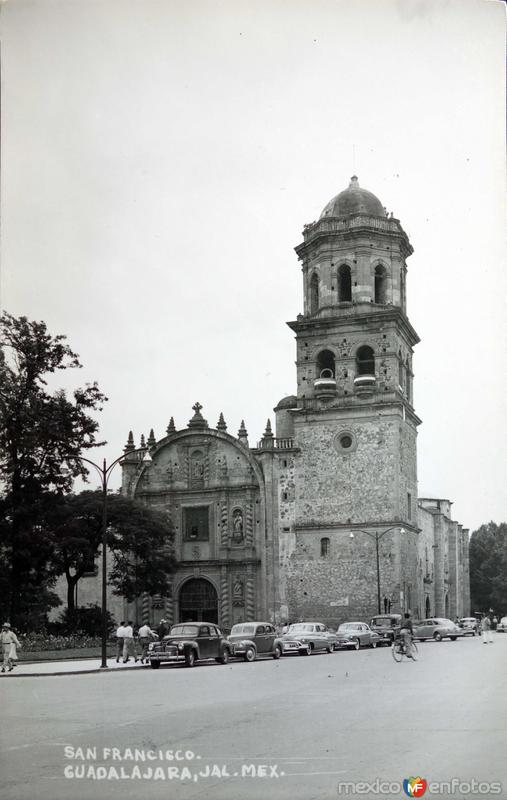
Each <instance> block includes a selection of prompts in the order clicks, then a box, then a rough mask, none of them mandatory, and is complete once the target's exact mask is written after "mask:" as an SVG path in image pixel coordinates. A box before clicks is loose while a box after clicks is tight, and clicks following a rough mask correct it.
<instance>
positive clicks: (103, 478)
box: [68, 447, 151, 669]
mask: <svg viewBox="0 0 507 800" xmlns="http://www.w3.org/2000/svg"><path fill="white" fill-rule="evenodd" d="M134 453H143V454H144V457H143V459H142V460H143V461H145V462H146V461H151V458H150V456H149V453H148V448H147V447H138V448H137V449H132V450H129V451H128V452H126V453H123V454H122V455H121V456H119V457H118V458H116V459H115V460H114V461H112V462H111V464H109V466H108V465H107V462H106V459H105V458H104V459H103V460H102V466H100V465H99V464H96V463H95V461H91V460H90V459H89V458H85V457H84V456H74V455H73V456H68V459H69V460H70V459H71V458H72V459H75V460H76V461H84V462H86V463H87V464H90V465H91V466H92V467H94V468H95V469H96V471H97V472H98V474H99V476H100V485H101V491H102V603H101V616H102V634H101V654H102V662H101V665H100V668H101V669H107V484H108V481H109V476H110V475H111V472H112V471H113V469H114V467H115V466H116V465H117V464H119V463H120V461H123V460H124V459H125V458H127V457H128V456H131V455H133V454H134Z"/></svg>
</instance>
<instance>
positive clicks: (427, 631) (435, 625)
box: [413, 617, 463, 642]
mask: <svg viewBox="0 0 507 800" xmlns="http://www.w3.org/2000/svg"><path fill="white" fill-rule="evenodd" d="M413 628H414V639H418V640H419V641H423V640H424V639H434V640H435V641H436V642H440V641H442V639H450V640H451V642H455V641H456V639H458V637H460V636H463V631H462V629H461V628H458V626H457V625H456V624H455V623H454V622H453V621H452V620H450V619H445V618H443V617H431V618H430V619H423V620H421V621H420V622H414V623H413Z"/></svg>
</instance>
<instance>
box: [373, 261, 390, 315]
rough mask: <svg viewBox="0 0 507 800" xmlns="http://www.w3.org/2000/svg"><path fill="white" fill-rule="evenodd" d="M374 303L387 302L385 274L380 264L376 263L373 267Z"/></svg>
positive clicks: (382, 303)
mask: <svg viewBox="0 0 507 800" xmlns="http://www.w3.org/2000/svg"><path fill="white" fill-rule="evenodd" d="M375 303H379V304H381V305H385V304H386V303H387V275H386V269H385V267H383V266H382V264H377V266H376V267H375Z"/></svg>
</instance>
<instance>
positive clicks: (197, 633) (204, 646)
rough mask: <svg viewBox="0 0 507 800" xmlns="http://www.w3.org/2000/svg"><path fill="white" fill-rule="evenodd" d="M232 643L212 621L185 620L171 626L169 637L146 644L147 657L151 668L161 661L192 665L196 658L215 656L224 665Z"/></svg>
mask: <svg viewBox="0 0 507 800" xmlns="http://www.w3.org/2000/svg"><path fill="white" fill-rule="evenodd" d="M230 655H231V645H230V643H229V642H228V641H227V639H226V638H225V637H224V636H222V633H221V632H220V630H219V628H217V626H216V625H214V624H212V623H211V622H185V623H182V624H179V625H173V626H172V628H171V631H170V633H169V635H168V636H164V638H163V639H162V641H160V642H152V643H151V644H150V645H149V646H148V657H149V659H150V665H151V667H152V668H153V669H158V668H159V667H160V664H161V663H162V662H163V661H168V662H169V663H171V664H178V663H184V664H185V666H187V667H193V666H194V664H195V662H196V661H204V660H209V659H212V658H213V659H215V661H219V662H220V663H221V664H227V662H228V660H229V657H230Z"/></svg>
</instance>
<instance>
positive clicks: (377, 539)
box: [350, 525, 405, 614]
mask: <svg viewBox="0 0 507 800" xmlns="http://www.w3.org/2000/svg"><path fill="white" fill-rule="evenodd" d="M398 527H399V525H392V526H391V527H390V528H387V530H385V531H382V533H379V532H378V531H375V533H372V532H371V531H365V530H363V529H362V528H356V529H355V530H357V531H359V533H365V534H366V536H369V537H370V539H375V558H376V561H377V608H378V613H379V614H381V613H382V611H381V608H380V556H379V545H378V543H379V542H380V540H381V539H382V537H383V536H385V535H386V533H389V532H390V531H394V530H396V528H398ZM400 533H405V528H400ZM350 538H351V539H353V538H354V534H353V533H352V532H351V533H350Z"/></svg>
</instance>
